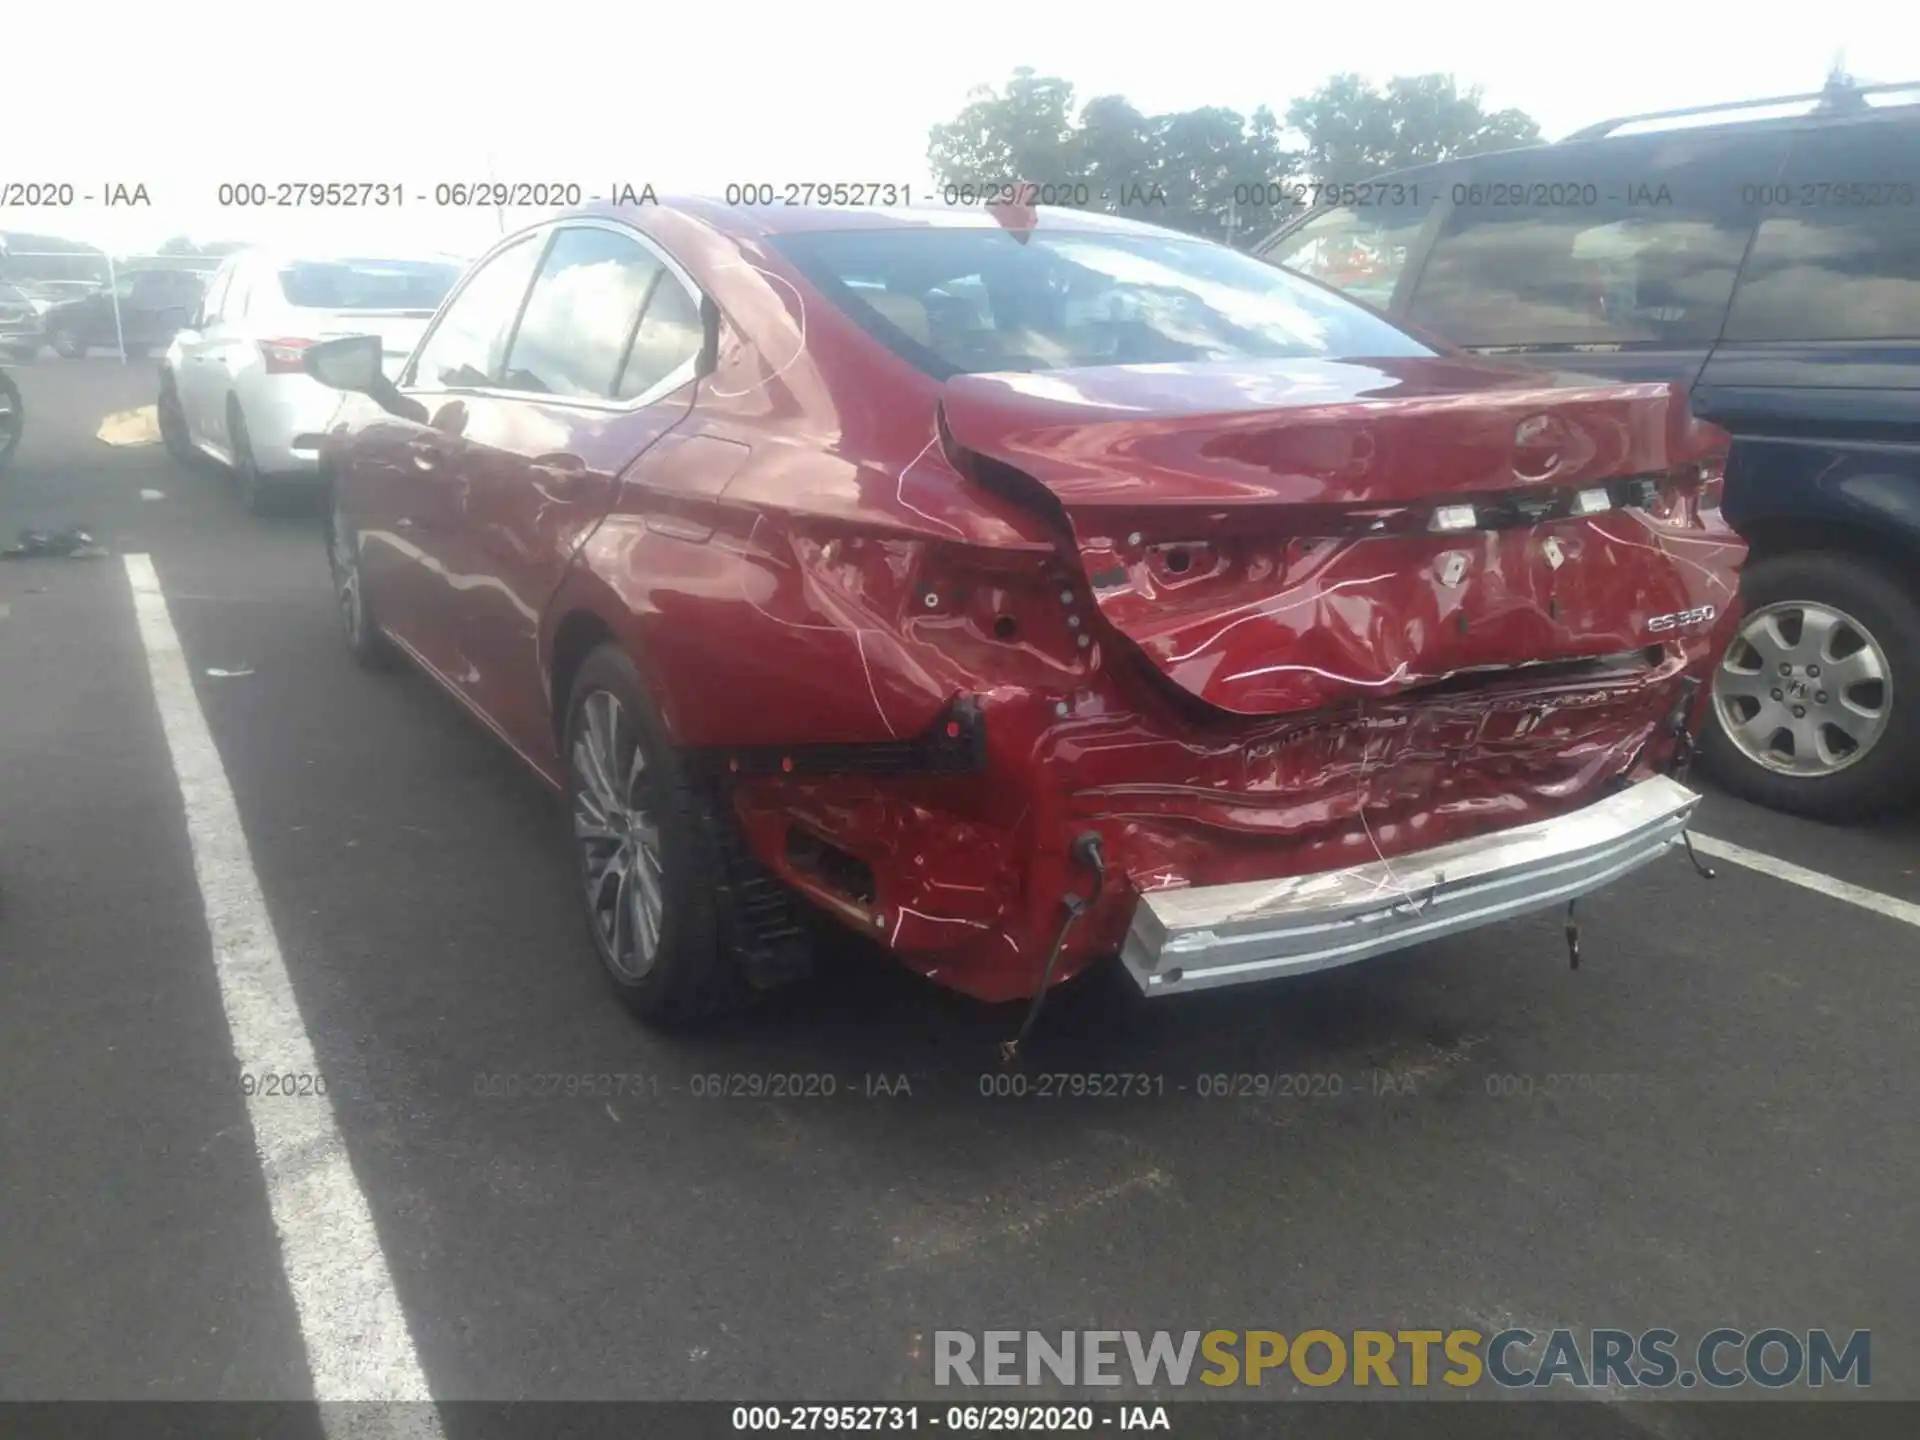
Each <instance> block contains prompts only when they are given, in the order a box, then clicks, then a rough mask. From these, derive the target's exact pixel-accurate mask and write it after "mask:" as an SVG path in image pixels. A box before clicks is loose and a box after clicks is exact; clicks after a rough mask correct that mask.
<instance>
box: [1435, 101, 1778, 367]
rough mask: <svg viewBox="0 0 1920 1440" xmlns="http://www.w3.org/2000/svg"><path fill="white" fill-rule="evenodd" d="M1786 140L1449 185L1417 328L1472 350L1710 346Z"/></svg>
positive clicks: (1594, 151) (1617, 144)
mask: <svg viewBox="0 0 1920 1440" xmlns="http://www.w3.org/2000/svg"><path fill="white" fill-rule="evenodd" d="M1783 148H1784V141H1783V140H1781V139H1780V137H1779V136H1778V135H1773V136H1766V135H1761V136H1747V137H1741V138H1740V139H1739V140H1737V141H1731V142H1730V141H1729V140H1728V138H1727V137H1725V136H1697V135H1691V136H1690V135H1687V134H1685V133H1680V134H1669V135H1659V136H1652V137H1647V138H1646V139H1640V138H1638V137H1636V138H1635V139H1634V140H1633V141H1631V142H1622V141H1614V142H1607V141H1598V142H1594V143H1592V144H1584V145H1579V146H1574V147H1569V148H1568V149H1566V150H1564V151H1561V150H1556V149H1555V148H1554V147H1547V148H1544V149H1540V150H1530V151H1526V152H1523V153H1519V154H1515V155H1512V156H1487V157H1482V158H1481V159H1479V160H1478V161H1476V162H1475V164H1474V165H1473V167H1472V168H1471V171H1470V172H1468V173H1464V174H1462V175H1460V176H1458V177H1457V178H1456V179H1455V181H1454V182H1453V183H1452V184H1451V185H1450V186H1449V194H1448V196H1447V197H1446V198H1447V200H1448V201H1449V202H1450V205H1449V211H1448V214H1447V219H1446V222H1445V225H1444V227H1443V228H1442V230H1441V232H1440V234H1439V236H1438V237H1437V238H1436V240H1435V242H1434V247H1433V250H1432V253H1431V254H1430V255H1429V256H1428V258H1427V262H1426V265H1425V267H1424V268H1423V269H1422V271H1421V274H1420V278H1419V280H1418V282H1417V285H1416V288H1415V291H1414V294H1413V297H1412V300H1411V301H1410V303H1409V305H1408V308H1407V315H1408V318H1409V319H1410V320H1412V321H1414V322H1415V323H1417V324H1419V325H1422V326H1426V327H1428V328H1431V329H1432V330H1434V331H1436V332H1438V333H1439V334H1442V335H1444V336H1446V337H1447V338H1448V339H1450V340H1452V341H1454V342H1455V343H1456V344H1460V345H1467V346H1556V345H1649V346H1689V345H1699V346H1706V345H1711V344H1712V343H1713V341H1714V338H1715V337H1716V335H1717V334H1718V333H1719V329H1720V323H1721V320H1722V319H1723V317H1724V316H1725V315H1726V310H1727V301H1728V298H1729V297H1730V296H1731V295H1732V293H1733V281H1734V276H1735V274H1736V273H1737V272H1738V270H1739V268H1740V258H1741V256H1742V254H1743V253H1744V252H1745V250H1746V245H1747V239H1748V237H1749V235H1750V234H1751V232H1752V228H1753V224H1754V210H1753V207H1752V205H1751V204H1750V203H1747V202H1746V201H1745V200H1744V199H1743V195H1744V194H1745V193H1746V192H1747V191H1749V190H1751V189H1752V187H1754V186H1763V185H1766V184H1768V183H1770V182H1771V181H1772V180H1773V178H1774V177H1775V175H1776V174H1777V173H1778V167H1779V159H1780V154H1781V151H1782V150H1783Z"/></svg>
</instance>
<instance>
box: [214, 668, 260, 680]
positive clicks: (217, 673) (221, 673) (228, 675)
mask: <svg viewBox="0 0 1920 1440" xmlns="http://www.w3.org/2000/svg"><path fill="white" fill-rule="evenodd" d="M207 674H209V675H211V676H212V677H213V678H214V679H216V680H238V679H240V678H241V677H242V676H246V675H251V674H253V671H252V670H250V669H249V670H213V669H209V670H208V671H207Z"/></svg>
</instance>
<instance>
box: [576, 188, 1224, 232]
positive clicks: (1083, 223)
mask: <svg viewBox="0 0 1920 1440" xmlns="http://www.w3.org/2000/svg"><path fill="white" fill-rule="evenodd" d="M655 208H658V209H662V210H671V211H674V212H676V213H678V214H681V215H684V216H686V217H688V218H689V219H693V220H697V221H699V222H701V223H702V224H704V225H706V226H708V227H709V228H710V229H713V230H716V231H718V232H719V233H721V234H723V235H726V236H728V237H730V238H732V239H735V240H761V239H766V238H768V237H771V236H778V235H795V234H803V233H806V232H810V231H822V230H930V229H947V230H993V229H998V228H1000V224H1001V222H1000V221H999V220H998V219H996V218H995V217H994V216H993V214H992V213H991V212H990V211H988V210H987V209H986V208H985V207H984V206H965V205H952V206H949V205H910V206H908V205H903V206H895V207H882V206H860V205H728V204H725V203H724V202H722V201H719V200H715V199H713V198H712V197H711V196H704V195H672V196H661V197H659V199H658V201H657V202H654V203H648V204H642V205H614V204H608V203H597V204H590V205H583V206H580V207H578V208H576V209H572V210H568V211H565V212H563V213H562V214H560V215H556V216H554V217H552V218H553V219H596V218H597V219H604V220H619V221H623V222H625V223H628V224H632V223H634V222H635V220H636V219H637V218H638V217H640V216H642V215H644V214H645V212H647V211H649V210H653V209H655ZM1033 214H1034V228H1035V230H1036V231H1040V232H1048V231H1051V232H1055V233H1060V234H1069V233H1070V234H1088V233H1092V234H1107V235H1157V236H1160V237H1163V238H1165V237H1176V238H1181V239H1188V240H1201V239H1202V238H1203V237H1200V236H1195V235H1182V234H1181V232H1179V231H1175V230H1169V229H1167V228H1166V227H1165V226H1161V225H1149V224H1145V223H1143V222H1141V221H1138V220H1127V219H1122V218H1121V217H1120V216H1117V215H1106V214H1102V213H1100V212H1099V211H1094V210H1076V209H1071V208H1067V207H1063V206H1058V205H1037V206H1035V207H1033Z"/></svg>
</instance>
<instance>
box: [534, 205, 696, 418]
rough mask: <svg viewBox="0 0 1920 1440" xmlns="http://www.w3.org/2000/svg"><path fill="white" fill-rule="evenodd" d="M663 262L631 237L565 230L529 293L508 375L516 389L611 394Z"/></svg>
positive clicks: (580, 396) (594, 230) (577, 394)
mask: <svg viewBox="0 0 1920 1440" xmlns="http://www.w3.org/2000/svg"><path fill="white" fill-rule="evenodd" d="M664 270H665V267H664V266H663V265H661V263H660V261H659V260H658V259H657V258H656V257H655V256H654V255H653V253H652V252H651V251H649V250H648V249H647V248H646V246H644V245H642V244H641V243H640V242H639V241H638V240H636V239H634V238H633V237H632V236H630V235H621V234H619V233H617V232H615V231H612V230H603V229H601V228H599V227H598V226H584V225H582V226H574V227H572V228H569V229H564V230H561V231H560V233H559V234H558V235H556V236H555V237H554V241H553V244H552V246H551V247H550V248H549V249H548V251H547V258H546V260H545V261H544V262H543V263H542V265H541V266H540V274H539V276H538V278H536V279H535V280H534V282H533V291H532V293H531V294H529V295H528V296H527V308H526V312H525V313H524V314H523V315H522V316H521V317H520V326H519V329H518V330H517V331H516V332H515V333H514V337H513V349H512V351H511V353H510V354H509V355H508V357H507V365H506V372H505V376H504V378H503V379H502V382H501V383H502V384H504V385H505V386H506V387H507V388H508V389H510V390H527V391H531V392H533V393H534V394H538V395H566V396H572V397H574V398H577V399H588V400H605V399H608V398H610V397H611V396H612V395H613V388H614V384H615V382H616V381H617V380H618V379H619V376H620V365H621V361H622V359H623V358H624V357H625V355H626V353H627V345H628V342H629V341H630V340H631V339H632V337H633V332H634V326H635V324H636V322H637V321H638V320H639V319H640V309H641V306H642V305H644V304H645V303H646V299H647V294H648V292H649V291H650V290H651V289H652V288H653V284H654V282H655V281H656V280H658V279H659V278H660V276H661V275H662V273H663V272H664Z"/></svg>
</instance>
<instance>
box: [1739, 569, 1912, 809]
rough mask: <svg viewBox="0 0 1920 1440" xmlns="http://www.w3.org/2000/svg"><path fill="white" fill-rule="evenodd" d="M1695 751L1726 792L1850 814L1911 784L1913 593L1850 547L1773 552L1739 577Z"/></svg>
mask: <svg viewBox="0 0 1920 1440" xmlns="http://www.w3.org/2000/svg"><path fill="white" fill-rule="evenodd" d="M1740 593H1741V599H1742V601H1743V602H1744V604H1745V606H1746V610H1745V613H1744V614H1743V616H1742V617H1741V621H1740V628H1739V630H1738V632H1737V633H1736V634H1735V636H1734V638H1733V639H1732V640H1731V641H1730V642H1729V643H1728V645H1727V649H1726V653H1725V654H1724V655H1723V656H1722V657H1721V659H1720V663H1719V665H1718V666H1717V667H1716V668H1715V670H1714V678H1713V718H1712V720H1711V721H1710V722H1709V724H1708V726H1707V734H1706V736H1705V753H1706V757H1707V760H1708V763H1709V765H1710V766H1711V767H1712V769H1713V772H1714V774H1715V775H1716V776H1717V777H1719V779H1720V781H1721V783H1722V784H1724V785H1725V786H1726V787H1727V788H1728V789H1729V790H1732V791H1733V792H1734V793H1736V794H1738V795H1741V796H1743V797H1745V798H1746V799H1749V800H1752V801H1755V802H1756V803H1758V804H1761V805H1766V806H1769V807H1771V808H1773V809H1776V810H1786V811H1791V812H1793V813H1795V814H1800V815H1808V816H1813V817H1816V818H1819V819H1825V820H1853V819H1858V818H1861V817H1863V816H1866V815H1870V814H1873V813H1875V812H1878V811H1881V810H1886V809H1891V808H1893V807H1895V806H1898V805H1900V804H1903V803H1905V802H1906V801H1907V800H1909V799H1911V798H1912V797H1913V796H1914V795H1915V793H1916V792H1917V791H1920V710H1917V709H1916V704H1915V700H1914V698H1913V697H1914V694H1915V692H1916V688H1920V602H1916V600H1915V598H1914V596H1913V594H1912V593H1911V592H1910V591H1909V590H1908V589H1907V588H1906V586H1904V585H1903V584H1902V583H1901V582H1900V581H1899V579H1897V578H1896V577H1895V576H1893V575H1891V574H1889V573H1887V572H1886V571H1884V570H1883V569H1881V567H1879V566H1878V565H1876V564H1874V563H1872V562H1870V561H1867V560H1864V559H1862V558H1860V557H1858V556H1853V555H1841V554H1836V553H1825V552H1814V553H1805V554H1789V555H1776V556H1774V557H1772V558H1770V559H1767V560H1762V561H1761V562H1759V563H1758V564H1756V565H1754V566H1752V567H1751V568H1750V569H1748V570H1747V572H1746V573H1745V574H1744V575H1743V576H1742V578H1741V586H1740Z"/></svg>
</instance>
